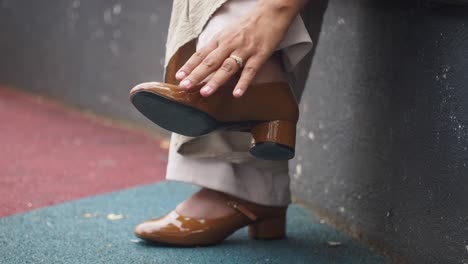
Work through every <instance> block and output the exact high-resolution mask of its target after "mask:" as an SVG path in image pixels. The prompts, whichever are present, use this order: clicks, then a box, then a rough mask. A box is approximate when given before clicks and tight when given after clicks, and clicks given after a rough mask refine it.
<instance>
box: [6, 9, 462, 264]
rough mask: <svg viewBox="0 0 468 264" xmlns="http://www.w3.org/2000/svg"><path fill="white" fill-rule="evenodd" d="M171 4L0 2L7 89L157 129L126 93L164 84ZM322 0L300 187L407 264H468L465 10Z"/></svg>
mask: <svg viewBox="0 0 468 264" xmlns="http://www.w3.org/2000/svg"><path fill="white" fill-rule="evenodd" d="M170 2H171V1H159V0H158V1H155V0H139V1H131V2H130V1H127V2H122V1H111V0H106V1H104V0H93V1H90V0H88V1H84V0H83V1H77V0H75V1H72V0H60V1H59V0H48V1H30V0H0V58H1V59H0V83H3V84H5V83H6V84H11V85H13V86H16V87H19V88H22V89H27V90H29V91H33V92H36V93H40V94H46V95H49V96H52V97H54V98H58V99H60V100H64V101H65V102H68V103H70V104H73V105H75V106H78V107H82V108H84V109H91V110H92V111H94V112H97V113H100V114H105V115H108V116H111V117H118V118H120V119H126V120H132V121H135V122H138V123H141V124H145V125H150V124H149V122H147V121H146V120H145V119H144V118H143V117H141V115H140V114H139V113H137V112H136V111H135V110H134V109H133V107H132V106H131V105H130V103H129V101H128V99H127V93H128V90H129V89H130V88H131V87H132V86H133V85H134V84H136V83H138V82H142V81H147V80H161V78H162V73H163V68H162V60H163V54H164V43H165V38H166V30H167V25H168V20H169V15H170ZM327 2H328V1H326V0H317V1H311V2H310V6H309V9H308V10H306V12H305V14H306V15H308V17H306V18H305V20H306V21H307V22H308V24H309V26H311V27H310V29H311V33H312V36H313V38H314V39H315V40H316V43H317V45H316V50H315V54H314V57H313V61H312V67H311V70H310V72H309V73H308V75H309V78H308V81H307V83H306V86H307V87H306V90H305V93H304V97H303V100H302V105H301V110H302V115H301V120H300V124H299V129H298V144H297V159H295V160H294V161H293V162H292V177H293V189H294V192H295V194H296V195H297V196H298V197H300V198H301V199H303V200H305V201H307V202H308V203H309V204H311V205H312V206H313V207H314V208H316V209H317V210H319V211H320V212H321V213H322V214H324V215H328V216H329V217H330V218H331V219H333V221H334V222H335V223H344V225H343V226H346V227H347V228H348V229H349V230H350V231H351V232H353V233H355V234H357V235H359V236H361V237H362V238H364V239H366V240H368V241H371V242H372V243H374V244H377V245H383V247H382V248H385V249H391V250H393V251H394V252H396V253H397V254H399V255H402V256H404V257H406V258H408V259H409V260H410V263H468V250H467V248H466V245H468V230H467V228H468V225H467V221H468V210H467V209H466V208H467V207H468V195H467V187H466V186H468V178H467V176H466V175H467V172H468V169H467V167H466V166H467V165H466V163H468V152H467V147H468V135H467V133H468V132H467V130H466V129H467V128H468V100H467V98H468V90H467V83H468V75H467V74H466V73H467V69H468V67H467V66H468V53H467V50H468V19H467V18H468V11H467V10H466V8H463V7H456V8H454V7H444V6H428V5H425V4H418V5H415V4H414V5H412V6H410V5H407V4H397V3H396V2H395V1H392V2H390V1H371V0H367V1H365V0H356V1H343V0H330V2H329V3H327ZM401 2H404V1H401ZM327 4H328V9H327V12H326V13H325V16H324V18H323V27H321V26H320V24H321V22H322V13H323V11H324V10H325V8H326V7H327ZM320 29H322V31H321V32H320ZM304 63H305V65H307V64H309V63H310V61H307V60H306V61H305V62H304ZM304 69H307V67H304ZM306 73H307V72H306ZM304 80H305V79H303V81H304ZM150 126H151V125H150ZM151 127H153V128H154V127H155V126H151Z"/></svg>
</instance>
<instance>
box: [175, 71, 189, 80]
mask: <svg viewBox="0 0 468 264" xmlns="http://www.w3.org/2000/svg"><path fill="white" fill-rule="evenodd" d="M186 76H187V74H186V73H185V72H184V71H178V72H177V74H176V76H175V77H176V78H177V79H179V80H180V79H183V78H185V77H186Z"/></svg>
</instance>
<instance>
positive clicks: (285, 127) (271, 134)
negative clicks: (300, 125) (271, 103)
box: [250, 120, 296, 160]
mask: <svg viewBox="0 0 468 264" xmlns="http://www.w3.org/2000/svg"><path fill="white" fill-rule="evenodd" d="M251 133H252V137H253V140H252V147H251V148H250V153H251V154H252V155H253V156H255V157H257V158H260V159H266V160H289V159H292V158H294V152H295V151H294V148H295V144H296V124H295V123H293V122H289V121H282V120H275V121H270V122H265V123H260V124H257V125H255V126H254V127H253V128H252V130H251Z"/></svg>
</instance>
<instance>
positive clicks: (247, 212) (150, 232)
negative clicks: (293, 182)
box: [135, 195, 287, 246]
mask: <svg viewBox="0 0 468 264" xmlns="http://www.w3.org/2000/svg"><path fill="white" fill-rule="evenodd" d="M225 196H226V197H227V199H226V202H227V205H228V206H230V207H232V208H234V209H235V212H234V213H232V214H230V215H228V216H225V217H219V218H209V217H207V218H204V219H200V218H190V217H186V216H183V215H181V214H179V213H178V212H177V211H176V210H173V211H171V212H169V213H168V214H166V215H165V216H162V217H160V218H156V219H152V220H148V221H145V222H143V223H141V224H139V225H138V226H136V227H135V235H136V236H137V237H139V238H141V239H143V240H146V241H149V242H155V243H160V244H167V245H173V246H207V245H214V244H218V243H220V242H222V241H223V240H224V239H226V238H227V237H228V236H230V235H231V234H232V233H234V232H235V231H236V230H238V229H239V228H242V227H245V226H249V236H250V237H252V238H256V239H280V238H284V237H285V236H286V210H287V207H276V206H264V205H259V204H255V203H251V202H248V201H244V200H240V199H238V198H234V197H232V196H229V195H225Z"/></svg>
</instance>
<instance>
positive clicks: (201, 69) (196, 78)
mask: <svg viewBox="0 0 468 264" xmlns="http://www.w3.org/2000/svg"><path fill="white" fill-rule="evenodd" d="M229 54H230V51H229V50H227V49H215V50H214V51H213V52H211V53H210V54H208V56H206V58H205V59H204V60H203V61H202V62H201V63H200V64H199V65H198V66H197V67H196V68H195V69H194V70H193V71H192V72H191V73H190V74H189V75H188V76H187V77H186V78H185V79H184V80H183V81H182V82H181V87H182V88H185V89H190V88H191V87H192V86H193V85H195V84H198V83H200V82H201V81H203V80H204V79H205V78H206V77H208V76H209V75H210V74H212V73H214V72H216V71H218V69H224V70H226V71H227V70H233V67H230V64H229V63H228V64H226V61H225V58H226V57H229ZM230 60H232V59H230ZM229 67H230V68H232V69H230V68H229ZM187 84H188V85H187Z"/></svg>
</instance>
